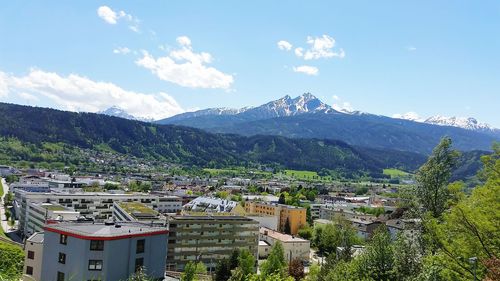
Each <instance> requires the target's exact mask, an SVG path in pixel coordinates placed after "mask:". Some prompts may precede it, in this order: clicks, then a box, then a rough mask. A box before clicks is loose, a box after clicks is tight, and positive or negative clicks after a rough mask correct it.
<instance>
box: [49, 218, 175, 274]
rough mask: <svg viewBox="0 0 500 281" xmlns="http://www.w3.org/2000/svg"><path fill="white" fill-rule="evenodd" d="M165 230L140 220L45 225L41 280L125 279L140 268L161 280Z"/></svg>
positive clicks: (166, 232)
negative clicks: (142, 222) (132, 221)
mask: <svg viewBox="0 0 500 281" xmlns="http://www.w3.org/2000/svg"><path fill="white" fill-rule="evenodd" d="M167 234H168V230H166V229H165V228H164V227H151V226H149V225H147V224H141V223H120V224H114V223H110V222H108V223H59V224H52V225H47V226H46V227H45V233H44V239H43V240H44V241H43V255H42V262H41V266H42V270H41V279H40V280H56V281H65V280H107V281H118V280H126V279H127V278H128V277H129V276H131V275H132V274H134V273H135V272H137V271H138V270H139V269H142V270H144V272H145V273H146V274H147V275H148V276H149V277H151V278H153V279H155V280H163V278H164V274H165V255H166V251H167Z"/></svg>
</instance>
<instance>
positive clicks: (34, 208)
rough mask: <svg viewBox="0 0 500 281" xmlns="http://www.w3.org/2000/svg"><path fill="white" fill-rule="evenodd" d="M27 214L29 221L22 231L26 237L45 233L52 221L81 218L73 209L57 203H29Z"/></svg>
mask: <svg viewBox="0 0 500 281" xmlns="http://www.w3.org/2000/svg"><path fill="white" fill-rule="evenodd" d="M25 214H26V216H25V218H28V219H25V220H23V222H22V223H23V227H22V229H23V231H24V235H25V236H26V237H27V236H30V235H31V234H34V233H36V232H40V231H43V227H44V226H45V224H46V223H50V222H52V221H76V220H77V219H78V218H79V217H80V213H79V212H77V211H75V210H73V209H70V208H66V207H64V206H62V205H59V204H57V203H50V202H49V203H48V202H38V201H35V202H28V203H27V204H26V212H25ZM20 224H21V223H20Z"/></svg>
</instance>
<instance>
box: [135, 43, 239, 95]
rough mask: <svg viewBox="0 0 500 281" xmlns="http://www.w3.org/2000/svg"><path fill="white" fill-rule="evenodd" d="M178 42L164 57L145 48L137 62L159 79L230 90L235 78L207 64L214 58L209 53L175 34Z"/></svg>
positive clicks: (199, 86) (192, 85)
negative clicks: (193, 46) (195, 49)
mask: <svg viewBox="0 0 500 281" xmlns="http://www.w3.org/2000/svg"><path fill="white" fill-rule="evenodd" d="M177 43H178V44H179V45H180V48H179V49H174V50H171V51H170V52H169V54H168V55H167V56H164V57H158V58H154V57H153V56H152V55H151V54H149V53H148V52H147V51H143V57H142V58H140V59H138V60H137V61H136V64H137V65H139V66H141V67H144V68H146V69H149V70H151V72H152V73H153V74H155V75H156V76H158V78H160V79H161V80H164V81H169V82H172V83H175V84H178V85H180V86H183V87H190V88H221V89H229V87H230V86H231V84H232V83H233V82H234V78H233V76H232V75H230V74H225V73H223V72H221V71H219V70H217V69H215V68H213V67H209V66H207V64H210V63H211V62H212V61H213V58H212V55H210V54H209V53H205V52H201V53H195V52H194V51H193V48H192V46H191V40H190V39H189V38H188V37H187V36H180V37H178V38H177Z"/></svg>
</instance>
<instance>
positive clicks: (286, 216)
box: [245, 201, 307, 235]
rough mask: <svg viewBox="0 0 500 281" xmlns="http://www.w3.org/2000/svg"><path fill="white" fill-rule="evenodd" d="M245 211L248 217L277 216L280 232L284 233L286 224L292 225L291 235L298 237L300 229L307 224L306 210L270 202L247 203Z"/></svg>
mask: <svg viewBox="0 0 500 281" xmlns="http://www.w3.org/2000/svg"><path fill="white" fill-rule="evenodd" d="M245 211H246V213H247V214H248V215H252V214H265V215H271V216H276V217H277V219H278V226H279V229H278V230H279V231H281V232H284V231H285V228H286V224H287V223H288V224H289V225H290V233H291V234H293V235H297V233H298V231H299V229H300V228H301V227H303V226H305V225H306V224H307V222H306V208H302V207H295V206H288V205H284V204H276V203H269V202H256V201H247V202H246V203H245Z"/></svg>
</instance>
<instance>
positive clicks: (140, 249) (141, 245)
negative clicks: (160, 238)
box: [135, 239, 146, 254]
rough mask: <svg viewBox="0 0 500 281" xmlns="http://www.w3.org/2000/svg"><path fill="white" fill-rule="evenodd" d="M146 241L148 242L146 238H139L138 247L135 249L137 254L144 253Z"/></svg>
mask: <svg viewBox="0 0 500 281" xmlns="http://www.w3.org/2000/svg"><path fill="white" fill-rule="evenodd" d="M145 243H146V240H144V239H140V240H137V248H136V249H135V253H136V254H140V253H144V245H145Z"/></svg>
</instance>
